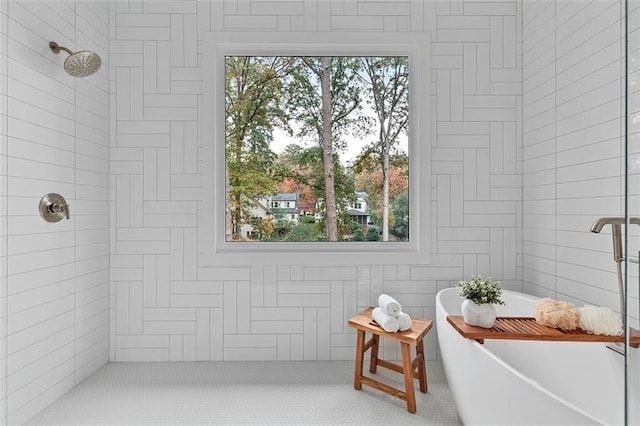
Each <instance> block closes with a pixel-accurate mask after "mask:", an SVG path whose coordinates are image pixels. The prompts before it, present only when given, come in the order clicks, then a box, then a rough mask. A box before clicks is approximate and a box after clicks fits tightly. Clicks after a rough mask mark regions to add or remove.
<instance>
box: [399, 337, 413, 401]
mask: <svg viewBox="0 0 640 426" xmlns="http://www.w3.org/2000/svg"><path fill="white" fill-rule="evenodd" d="M400 346H401V349H402V370H403V373H404V387H405V394H406V395H407V411H409V412H410V413H415V412H416V394H415V391H414V389H413V368H412V365H411V364H412V362H411V346H409V344H408V343H400Z"/></svg>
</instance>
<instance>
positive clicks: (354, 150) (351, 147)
mask: <svg viewBox="0 0 640 426" xmlns="http://www.w3.org/2000/svg"><path fill="white" fill-rule="evenodd" d="M376 135H377V134H376ZM376 135H371V136H367V137H366V138H365V139H360V138H348V139H347V149H346V151H344V152H341V153H340V161H341V163H342V164H343V165H345V166H346V165H348V164H351V163H353V161H354V160H355V159H356V157H357V156H358V154H360V152H362V148H364V147H365V146H366V145H368V144H369V143H370V142H372V141H373V140H374V138H375V136H376ZM290 144H297V145H302V146H304V147H310V146H311V145H310V144H309V143H308V142H302V141H301V140H300V139H299V138H296V137H293V136H289V135H288V134H287V133H286V132H285V131H283V130H281V129H278V128H275V129H274V130H273V141H272V142H271V150H272V151H274V152H275V153H277V154H280V153H282V151H284V149H285V148H286V146H287V145H290ZM399 148H400V149H402V151H404V152H408V151H407V149H408V141H407V137H406V135H401V139H400V143H399Z"/></svg>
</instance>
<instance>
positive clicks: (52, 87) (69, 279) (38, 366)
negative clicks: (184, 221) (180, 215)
mask: <svg viewBox="0 0 640 426" xmlns="http://www.w3.org/2000/svg"><path fill="white" fill-rule="evenodd" d="M108 9H109V6H108V3H107V2H106V1H76V2H67V1H53V0H52V1H14V0H10V1H3V2H1V3H0V22H1V25H0V37H1V38H0V40H1V42H0V46H1V47H0V55H2V58H1V59H2V60H0V64H2V68H1V70H0V76H1V80H0V81H2V84H0V88H1V89H0V102H1V104H2V108H1V112H2V113H1V115H0V120H1V122H2V126H0V129H1V130H0V138H1V141H0V142H1V143H0V146H1V148H0V162H1V167H0V170H1V173H0V182H1V184H0V188H1V189H0V200H1V203H0V206H1V210H0V217H1V222H0V223H1V224H2V225H1V228H0V229H1V231H0V237H1V240H0V241H1V250H0V262H1V263H0V265H1V266H0V289H1V290H0V304H1V306H0V349H1V351H0V364H1V368H0V389H1V390H0V395H2V398H1V400H2V405H1V406H0V415H1V416H0V418H1V419H2V420H1V423H3V424H5V423H8V424H19V423H21V422H23V421H24V420H27V419H28V418H30V417H31V416H33V415H34V414H35V413H37V412H38V411H40V410H41V409H42V408H44V407H45V406H47V405H48V404H49V403H50V402H52V401H53V400H55V399H56V398H58V397H59V396H60V395H62V394H63V393H64V392H66V391H67V390H69V389H70V388H71V387H73V386H74V385H75V384H76V383H78V382H80V381H81V380H83V379H84V378H85V377H87V376H88V375H89V374H91V373H93V372H94V371H95V370H97V369H98V368H99V367H100V366H102V365H104V364H105V363H106V362H107V361H108V348H109V342H108V338H109V331H108V327H109V309H108V307H109V179H108V176H109V124H110V122H109V80H108V67H107V66H106V64H108V59H109V57H108V44H109V29H108ZM50 40H55V41H57V42H58V43H60V44H61V45H64V46H66V47H68V48H70V49H72V50H82V49H89V50H95V51H97V52H98V53H99V54H100V56H101V57H102V58H103V60H104V61H105V66H104V67H103V68H102V69H101V70H100V71H99V73H98V74H96V75H94V76H91V77H89V78H86V79H74V78H73V77H71V76H69V75H67V74H66V73H65V72H64V70H63V67H62V63H63V61H64V58H65V57H66V54H65V53H61V54H60V55H59V56H57V55H55V54H53V53H52V52H51V51H50V50H49V48H48V42H49V41H50ZM47 192H58V193H61V194H63V195H64V196H65V198H66V199H67V201H68V202H69V204H70V211H71V219H70V220H68V221H66V220H64V221H62V222H59V223H56V224H49V223H46V222H44V221H43V220H42V219H41V218H40V216H39V214H38V201H39V200H40V198H41V197H42V196H43V195H44V194H45V193H47Z"/></svg>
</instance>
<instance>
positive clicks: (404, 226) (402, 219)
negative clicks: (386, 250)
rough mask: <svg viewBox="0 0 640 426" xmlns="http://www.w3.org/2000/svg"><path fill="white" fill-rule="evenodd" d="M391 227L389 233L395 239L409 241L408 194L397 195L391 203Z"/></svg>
mask: <svg viewBox="0 0 640 426" xmlns="http://www.w3.org/2000/svg"><path fill="white" fill-rule="evenodd" d="M391 210H392V212H393V218H394V221H393V225H391V226H390V227H389V232H390V233H391V234H392V235H394V236H395V237H396V238H398V239H400V240H403V241H407V240H408V239H409V194H408V193H407V192H406V191H405V192H403V193H401V194H399V195H398V196H397V197H396V198H395V199H394V200H393V202H392V203H391Z"/></svg>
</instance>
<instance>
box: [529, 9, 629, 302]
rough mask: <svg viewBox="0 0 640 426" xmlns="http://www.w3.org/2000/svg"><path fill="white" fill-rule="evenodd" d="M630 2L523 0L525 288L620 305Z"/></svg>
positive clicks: (557, 296)
mask: <svg viewBox="0 0 640 426" xmlns="http://www.w3.org/2000/svg"><path fill="white" fill-rule="evenodd" d="M620 5H621V3H620V2H618V1H614V0H606V1H598V2H590V3H588V2H565V1H559V2H549V1H545V0H542V1H537V0H526V1H525V2H524V5H523V13H522V21H523V39H524V44H523V56H522V60H523V67H522V74H523V82H522V84H523V117H524V120H523V135H524V147H523V208H524V210H523V248H524V273H523V285H524V289H525V291H527V292H529V293H533V294H537V295H540V296H549V297H554V298H558V299H562V300H569V301H572V302H574V303H576V304H578V305H582V304H584V303H593V304H596V305H606V306H610V307H611V308H613V309H616V310H618V309H619V306H618V287H617V278H616V274H615V263H614V261H613V255H612V248H611V247H612V246H611V244H612V243H611V233H610V227H608V229H606V230H605V231H606V232H603V233H602V234H601V235H596V234H593V233H591V232H589V228H590V226H591V223H592V222H593V221H594V220H595V219H596V218H597V217H599V216H620V215H622V214H623V212H624V210H623V195H624V186H623V184H624V182H623V173H624V167H623V165H624V157H623V156H624V150H623V143H624V140H623V138H621V135H622V133H621V129H622V128H621V125H622V122H621V119H620V117H621V115H622V109H621V107H622V94H623V92H622V88H623V86H622V84H623V83H622V80H621V77H622V75H623V69H622V62H621V53H622V44H621V35H622V32H621V31H622V26H621V16H623V15H622V11H621V9H620V7H621V6H620Z"/></svg>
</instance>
